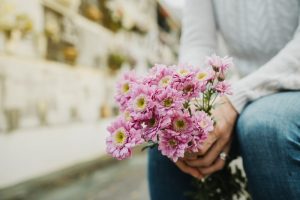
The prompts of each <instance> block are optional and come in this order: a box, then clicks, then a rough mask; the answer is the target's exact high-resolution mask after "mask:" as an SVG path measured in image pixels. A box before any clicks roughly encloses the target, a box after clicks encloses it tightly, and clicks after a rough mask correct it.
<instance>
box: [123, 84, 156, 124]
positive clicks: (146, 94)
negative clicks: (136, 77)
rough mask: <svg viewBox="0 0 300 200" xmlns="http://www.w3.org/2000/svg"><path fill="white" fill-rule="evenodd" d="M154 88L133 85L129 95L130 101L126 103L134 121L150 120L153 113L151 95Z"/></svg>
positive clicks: (153, 103) (153, 104)
mask: <svg viewBox="0 0 300 200" xmlns="http://www.w3.org/2000/svg"><path fill="white" fill-rule="evenodd" d="M155 91H156V90H155V88H154V87H150V86H148V85H144V84H136V85H134V87H133V89H132V93H131V99H130V102H129V103H128V110H129V111H130V113H131V117H132V119H133V120H134V121H143V120H149V119H151V117H152V115H153V111H154V106H155V102H154V101H153V95H154V93H155Z"/></svg>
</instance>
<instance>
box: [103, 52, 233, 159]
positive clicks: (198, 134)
mask: <svg viewBox="0 0 300 200" xmlns="http://www.w3.org/2000/svg"><path fill="white" fill-rule="evenodd" d="M204 66H205V67H202V68H201V69H200V68H196V67H193V66H189V65H179V66H175V65H174V66H166V65H161V64H158V65H155V66H154V67H153V68H152V69H151V70H150V72H149V73H148V74H147V76H145V77H138V76H136V75H135V74H134V73H133V72H129V73H126V74H125V75H124V77H123V79H122V80H121V81H120V82H119V83H118V88H117V94H116V97H115V99H116V101H117V102H118V105H119V107H120V110H121V112H122V114H121V115H120V116H119V117H118V118H117V119H116V120H115V121H114V122H113V123H112V124H111V125H110V126H109V127H108V131H109V132H110V135H109V136H108V138H107V141H106V144H107V152H108V153H109V154H111V155H112V156H113V157H115V158H117V159H119V160H122V159H125V158H128V157H130V156H131V154H132V148H133V147H135V146H136V145H140V144H142V143H147V145H148V146H153V145H157V146H158V149H159V150H160V151H161V153H162V154H163V155H165V156H167V157H168V158H170V159H172V160H173V161H174V162H176V161H177V160H178V158H182V157H184V155H185V153H187V152H197V151H198V150H199V149H200V148H201V146H202V144H203V142H204V141H205V139H206V138H207V136H208V134H209V133H210V132H211V131H213V129H214V123H215V122H214V119H213V117H212V115H211V114H212V109H213V108H214V106H215V104H216V99H217V97H218V96H222V95H225V94H226V95H230V94H231V90H230V89H231V87H230V84H229V83H228V82H227V81H226V80H225V74H226V71H227V70H228V68H230V67H231V66H232V59H231V58H230V57H224V58H222V57H219V56H216V55H212V56H211V57H208V58H207V61H206V63H205V64H204Z"/></svg>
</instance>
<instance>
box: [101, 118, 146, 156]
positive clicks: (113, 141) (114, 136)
mask: <svg viewBox="0 0 300 200" xmlns="http://www.w3.org/2000/svg"><path fill="white" fill-rule="evenodd" d="M107 130H108V131H109V132H110V135H109V137H107V139H106V151H107V153H109V154H111V155H112V156H113V157H115V158H117V159H118V160H123V159H125V158H128V157H130V156H131V153H132V148H133V147H134V146H136V145H138V144H141V143H142V142H143V139H142V138H141V131H140V130H136V129H134V128H132V127H131V126H130V122H127V121H125V119H124V118H123V117H119V118H118V119H117V120H116V121H114V122H113V123H112V124H111V126H109V127H108V128H107Z"/></svg>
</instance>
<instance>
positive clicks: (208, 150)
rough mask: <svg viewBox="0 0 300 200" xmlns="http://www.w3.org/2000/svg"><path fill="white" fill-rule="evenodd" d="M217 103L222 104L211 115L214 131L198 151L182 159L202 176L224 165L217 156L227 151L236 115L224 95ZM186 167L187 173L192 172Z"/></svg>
mask: <svg viewBox="0 0 300 200" xmlns="http://www.w3.org/2000/svg"><path fill="white" fill-rule="evenodd" d="M219 103H222V105H219V106H218V107H217V108H216V109H215V110H214V111H213V116H214V117H215V119H216V121H217V123H216V126H215V128H214V131H213V132H211V133H210V134H209V136H208V138H207V140H206V141H205V142H204V144H203V146H202V148H201V149H199V152H198V153H195V154H191V155H188V156H185V158H184V159H183V160H184V163H185V164H186V165H187V167H194V169H198V171H199V172H200V174H201V175H204V176H208V175H210V174H212V173H214V172H216V171H219V170H221V169H222V168H223V167H224V165H225V161H224V160H222V159H220V157H219V156H220V153H221V152H225V153H226V154H227V155H228V153H229V150H230V145H231V142H232V136H233V135H232V133H233V128H234V125H235V122H236V118H237V116H238V113H237V112H236V110H235V109H234V108H233V106H232V104H231V103H230V101H229V100H228V99H227V98H226V97H222V98H221V99H220V100H219ZM182 165H183V164H182ZM187 167H186V166H185V169H188V173H190V172H192V171H191V170H190V169H189V168H187ZM180 169H181V168H180ZM193 173H194V172H193Z"/></svg>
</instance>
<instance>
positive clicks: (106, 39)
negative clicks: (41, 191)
mask: <svg viewBox="0 0 300 200" xmlns="http://www.w3.org/2000/svg"><path fill="white" fill-rule="evenodd" d="M170 2H171V3H172V2H173V3H172V4H170ZM174 2H175V3H174ZM181 5H182V1H155V0H0V163H1V164H0V189H1V188H6V187H9V186H13V185H15V184H18V183H20V182H24V181H26V180H30V179H32V178H36V177H39V176H42V175H45V174H48V173H50V172H54V171H58V170H61V169H63V168H65V167H68V166H73V165H76V164H77V163H81V162H84V161H89V160H92V159H95V158H98V157H101V156H103V155H104V154H105V145H104V143H105V136H106V134H107V133H106V126H107V124H108V123H109V122H110V120H111V119H112V118H113V117H114V116H116V115H117V114H118V110H117V109H116V107H115V104H114V101H113V94H114V88H115V82H116V80H117V79H118V77H119V75H120V74H121V73H122V72H124V71H127V70H130V69H135V70H136V71H137V72H138V73H141V74H142V73H144V72H145V71H146V69H148V68H149V67H151V66H152V65H153V64H154V63H165V64H172V63H176V58H177V54H178V45H179V36H180V22H179V21H180V20H179V19H180V9H179V8H180V6H181Z"/></svg>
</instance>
